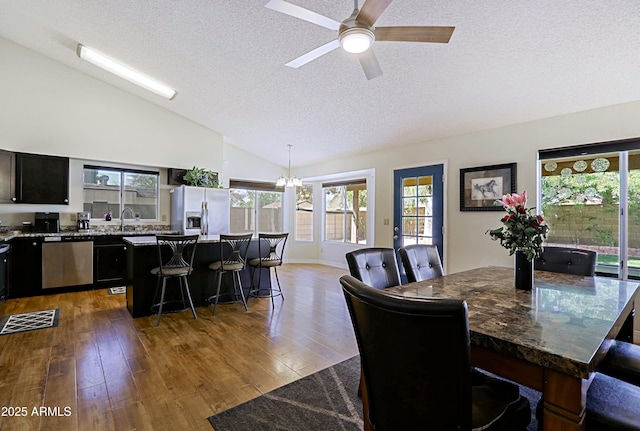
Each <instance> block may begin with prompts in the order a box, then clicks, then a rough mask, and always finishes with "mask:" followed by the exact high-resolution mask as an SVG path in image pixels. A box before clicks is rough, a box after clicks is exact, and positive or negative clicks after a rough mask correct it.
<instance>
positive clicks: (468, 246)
mask: <svg viewBox="0 0 640 431" xmlns="http://www.w3.org/2000/svg"><path fill="white" fill-rule="evenodd" d="M638 118H640V102H633V103H627V104H622V105H617V106H612V107H606V108H601V109H595V110H590V111H585V112H580V113H575V114H570V115H565V116H561V117H555V118H549V119H542V120H537V121H531V122H527V123H523V124H517V125H513V126H509V127H504V128H500V129H494V130H487V131H482V132H477V133H472V134H467V135H461V136H455V137H451V138H446V139H440V140H436V141H431V142H425V143H421V144H417V145H410V146H405V147H400V148H394V149H390V150H385V151H379V152H374V153H367V154H363V155H358V156H354V157H347V158H343V159H339V160H332V161H331V162H327V163H323V164H318V165H314V166H308V167H305V168H297V169H296V172H297V174H298V175H299V176H300V177H301V178H308V177H316V176H320V175H326V174H329V173H336V172H341V171H352V170H354V169H369V168H373V169H375V172H376V180H375V181H376V182H375V186H376V205H375V215H376V219H375V226H374V229H375V245H376V246H381V247H391V246H392V239H391V237H392V235H393V233H392V228H393V226H392V223H391V224H390V225H384V224H383V220H384V219H385V218H389V219H391V220H393V196H392V193H393V190H392V187H393V170H394V169H397V168H406V167H408V163H410V165H409V166H423V165H429V164H433V163H435V162H438V161H440V162H441V161H443V160H445V161H447V166H448V178H447V182H446V185H445V187H446V189H445V193H446V195H447V202H448V211H447V213H446V214H445V228H446V234H445V251H446V253H445V261H446V266H447V271H448V272H458V271H462V270H465V269H470V268H473V267H478V266H485V265H507V266H508V265H511V264H512V258H510V257H509V255H508V253H507V251H506V250H504V249H503V248H501V247H500V245H499V244H498V243H496V242H494V241H491V239H490V238H489V237H488V236H487V235H485V232H486V230H487V229H493V228H496V227H498V226H499V225H500V217H501V215H502V213H499V212H461V211H460V210H459V193H460V180H459V175H460V169H463V168H470V167H475V166H485V165H494V164H501V163H510V162H517V164H518V166H517V189H518V191H522V190H527V191H528V192H529V193H531V194H532V195H533V196H535V192H536V158H537V151H538V150H539V149H543V148H554V147H563V146H570V145H579V144H587V143H595V142H604V141H610V140H617V139H625V138H630V137H637V136H640V122H638V121H637V119H638ZM529 204H530V205H531V206H535V205H536V202H535V201H534V199H533V198H532V201H530V202H529ZM293 247H295V244H293ZM293 247H292V250H291V253H292V254H295V250H293ZM319 247H321V245H319ZM352 248H353V247H352ZM343 251H344V250H339V251H337V252H335V255H334V256H333V258H332V260H333V261H335V262H336V264H337V265H339V266H344V263H343V261H344V255H343Z"/></svg>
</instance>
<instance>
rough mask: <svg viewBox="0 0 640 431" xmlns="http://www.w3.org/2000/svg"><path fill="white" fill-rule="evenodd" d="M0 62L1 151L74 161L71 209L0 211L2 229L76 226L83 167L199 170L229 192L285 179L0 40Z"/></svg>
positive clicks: (188, 125) (194, 127)
mask: <svg viewBox="0 0 640 431" xmlns="http://www.w3.org/2000/svg"><path fill="white" fill-rule="evenodd" d="M0 59H2V60H1V62H2V66H0V94H1V95H2V102H1V103H0V149H3V150H8V151H17V152H27V153H36V154H48V155H59V156H66V157H70V158H71V159H72V160H71V163H70V203H69V205H24V204H3V205H0V220H2V222H3V225H19V224H20V223H21V222H22V221H33V213H34V212H35V211H55V212H60V215H61V219H62V220H61V222H62V224H73V222H71V220H70V215H71V214H73V213H76V212H78V211H82V191H81V184H82V164H83V162H85V161H87V162H89V163H93V164H95V163H101V164H105V165H109V164H110V163H112V164H113V163H116V164H126V165H129V166H137V167H138V168H140V167H151V168H157V167H172V168H183V169H188V168H191V167H193V166H199V167H204V168H207V169H210V170H213V171H216V172H220V173H221V177H222V178H223V181H224V184H225V185H226V186H228V184H229V183H228V178H229V177H230V176H231V177H236V178H244V179H275V178H277V177H278V176H280V175H281V174H282V172H283V168H281V167H279V166H275V165H273V164H271V163H269V162H267V161H265V160H263V159H260V158H259V157H256V156H253V155H250V154H248V153H245V152H243V151H241V150H236V149H235V148H234V147H231V146H226V147H225V146H224V145H223V136H222V135H221V134H220V133H217V132H215V131H212V130H210V129H207V128H205V127H203V126H201V125H199V124H196V123H194V122H192V121H190V120H187V119H185V118H184V117H181V116H179V115H177V114H174V113H172V112H170V111H168V110H166V109H164V108H162V107H159V106H156V105H154V104H152V103H150V102H147V101H146V100H143V99H141V98H139V97H137V96H134V95H132V94H130V93H127V92H125V91H123V90H120V89H118V88H116V87H113V86H111V85H109V84H106V83H104V82H102V81H99V80H97V79H95V78H92V77H90V76H88V75H85V74H83V73H81V72H78V71H76V70H74V69H72V68H69V67H67V66H65V65H62V64H60V63H57V62H55V61H53V60H50V59H49V58H47V57H45V56H43V55H40V54H38V53H35V52H33V51H31V50H29V49H27V48H24V47H22V46H20V45H16V44H14V43H12V42H10V41H8V40H6V39H3V38H0ZM223 147H224V148H223ZM225 159H226V160H227V163H226V166H225V163H224V160H225ZM164 175H165V172H164V170H161V184H162V186H161V195H160V206H161V208H160V214H161V215H162V214H168V213H169V201H168V196H169V194H168V189H169V188H170V187H168V186H166V177H165V176H164ZM161 223H162V222H161ZM167 224H168V221H167Z"/></svg>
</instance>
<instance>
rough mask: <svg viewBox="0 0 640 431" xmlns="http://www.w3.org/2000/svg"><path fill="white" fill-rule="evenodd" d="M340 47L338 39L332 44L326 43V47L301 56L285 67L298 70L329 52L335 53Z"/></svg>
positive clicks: (323, 46)
mask: <svg viewBox="0 0 640 431" xmlns="http://www.w3.org/2000/svg"><path fill="white" fill-rule="evenodd" d="M339 46H340V42H339V41H338V39H335V40H332V41H331V42H329V43H325V44H324V45H322V46H320V47H318V48H316V49H314V50H313V51H309V52H307V53H306V54H303V55H301V56H300V57H298V58H296V59H295V60H291V61H290V62H288V63H287V64H285V66H289V67H293V68H294V69H297V68H299V67H300V66H304V65H305V64H307V63H309V62H310V61H312V60H315V59H316V58H318V57H320V56H322V55H325V54H326V53H328V52H331V51H333V50H334V49H336V48H338V47H339Z"/></svg>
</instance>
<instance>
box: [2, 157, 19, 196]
mask: <svg viewBox="0 0 640 431" xmlns="http://www.w3.org/2000/svg"><path fill="white" fill-rule="evenodd" d="M15 167H16V162H15V155H14V154H13V153H11V152H9V151H2V150H0V204H4V203H10V202H11V201H12V200H13V197H14V193H15V192H14V186H13V178H14V171H15Z"/></svg>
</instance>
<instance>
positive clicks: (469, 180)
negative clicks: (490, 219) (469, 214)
mask: <svg viewBox="0 0 640 431" xmlns="http://www.w3.org/2000/svg"><path fill="white" fill-rule="evenodd" d="M516 166H517V163H505V164H501V165H491V166H479V167H476V168H466V169H460V211H504V208H503V207H502V206H500V205H495V201H496V200H500V199H502V196H504V195H505V194H507V193H517V192H516Z"/></svg>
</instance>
